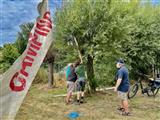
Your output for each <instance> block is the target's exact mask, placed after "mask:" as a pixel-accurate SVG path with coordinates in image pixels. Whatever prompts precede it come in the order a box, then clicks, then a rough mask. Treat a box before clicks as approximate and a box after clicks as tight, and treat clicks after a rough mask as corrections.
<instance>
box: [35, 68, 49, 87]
mask: <svg viewBox="0 0 160 120" xmlns="http://www.w3.org/2000/svg"><path fill="white" fill-rule="evenodd" d="M47 82H48V74H47V70H46V69H44V68H40V69H39V71H38V73H37V75H36V77H35V79H34V80H33V84H38V83H47Z"/></svg>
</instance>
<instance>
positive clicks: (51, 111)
mask: <svg viewBox="0 0 160 120" xmlns="http://www.w3.org/2000/svg"><path fill="white" fill-rule="evenodd" d="M39 86H41V85H34V86H32V87H31V89H30V91H29V92H28V94H27V96H26V98H25V100H24V102H23V104H22V106H21V108H20V110H19V112H18V114H17V116H16V119H15V120H69V118H67V117H66V115H67V114H69V113H70V112H72V111H76V112H78V113H79V114H80V117H79V118H78V119H77V120H160V93H159V94H158V95H157V96H156V98H152V97H148V96H147V95H141V94H138V95H137V96H136V97H135V98H133V99H132V100H130V108H131V112H132V114H133V115H132V116H127V117H124V116H121V115H119V114H118V112H117V111H116V108H117V106H118V100H117V97H116V93H114V92H113V91H107V92H106V93H99V92H98V93H96V94H94V95H92V96H88V97H87V98H86V99H85V100H86V103H84V104H81V105H75V104H72V105H65V103H64V97H57V98H55V97H54V95H56V94H63V93H65V89H62V88H55V89H49V90H48V89H43V88H40V87H39Z"/></svg>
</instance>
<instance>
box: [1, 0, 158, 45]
mask: <svg viewBox="0 0 160 120" xmlns="http://www.w3.org/2000/svg"><path fill="white" fill-rule="evenodd" d="M40 1H41V0H0V46H3V44H5V43H13V42H15V40H16V37H17V33H18V32H19V31H20V28H19V26H20V25H21V24H23V23H28V22H35V19H36V17H37V16H38V13H37V5H38V3H39V2H40ZM143 1H147V0H143ZM151 1H152V3H153V5H156V4H159V3H160V0H151ZM61 4H62V0H49V6H50V10H51V13H52V15H53V12H54V11H55V8H56V7H61Z"/></svg>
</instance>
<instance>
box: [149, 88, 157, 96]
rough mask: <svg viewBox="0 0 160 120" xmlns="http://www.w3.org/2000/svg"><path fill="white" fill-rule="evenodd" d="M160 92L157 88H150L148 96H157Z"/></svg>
mask: <svg viewBox="0 0 160 120" xmlns="http://www.w3.org/2000/svg"><path fill="white" fill-rule="evenodd" d="M158 91H159V88H155V87H152V86H151V87H148V88H147V95H148V96H155V95H156V94H157V93H158Z"/></svg>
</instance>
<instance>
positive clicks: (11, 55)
mask: <svg viewBox="0 0 160 120" xmlns="http://www.w3.org/2000/svg"><path fill="white" fill-rule="evenodd" d="M19 56H20V54H19V53H18V50H17V48H16V47H15V45H14V44H5V45H4V46H3V48H2V50H1V57H2V58H1V59H0V63H1V65H0V69H1V71H2V72H5V71H6V70H7V69H8V68H9V67H10V66H11V65H12V64H13V63H14V61H15V60H16V59H17V58H18V57H19Z"/></svg>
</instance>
